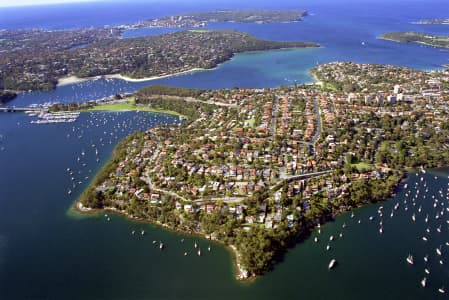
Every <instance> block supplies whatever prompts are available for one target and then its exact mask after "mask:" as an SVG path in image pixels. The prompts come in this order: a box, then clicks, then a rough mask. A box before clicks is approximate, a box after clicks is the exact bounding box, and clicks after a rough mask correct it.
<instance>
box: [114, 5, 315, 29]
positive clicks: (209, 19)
mask: <svg viewBox="0 0 449 300" xmlns="http://www.w3.org/2000/svg"><path fill="white" fill-rule="evenodd" d="M306 15H307V12H306V11H305V10H299V9H287V10H218V11H209V12H194V13H188V14H182V15H175V16H167V17H163V18H160V19H151V20H146V21H141V22H137V23H135V24H132V25H123V26H119V27H118V28H120V29H135V28H142V27H164V28H182V27H184V28H185V27H205V26H207V24H208V23H216V22H221V23H224V22H235V23H259V24H266V23H286V22H298V21H301V20H302V17H304V16H306Z"/></svg>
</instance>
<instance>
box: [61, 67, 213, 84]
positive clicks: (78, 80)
mask: <svg viewBox="0 0 449 300" xmlns="http://www.w3.org/2000/svg"><path fill="white" fill-rule="evenodd" d="M211 70H212V69H211ZM199 71H209V70H208V69H202V68H194V69H190V70H186V71H182V72H177V73H173V74H167V75H160V76H151V77H144V78H131V77H128V76H124V75H122V74H110V75H104V76H94V77H86V78H79V77H77V76H67V77H62V78H60V79H59V80H58V84H57V86H64V85H69V84H76V83H81V82H84V81H88V80H94V79H99V78H107V79H120V80H124V81H128V82H145V81H151V80H157V79H162V78H169V77H173V76H178V75H184V74H189V73H194V72H199Z"/></svg>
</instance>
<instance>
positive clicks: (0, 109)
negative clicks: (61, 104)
mask: <svg viewBox="0 0 449 300" xmlns="http://www.w3.org/2000/svg"><path fill="white" fill-rule="evenodd" d="M26 111H33V112H37V113H39V112H48V108H41V107H0V112H26Z"/></svg>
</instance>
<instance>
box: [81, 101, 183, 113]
mask: <svg viewBox="0 0 449 300" xmlns="http://www.w3.org/2000/svg"><path fill="white" fill-rule="evenodd" d="M87 111H146V112H154V113H164V114H170V115H176V116H182V115H181V114H180V113H178V112H175V111H171V110H162V109H156V108H151V107H148V106H144V105H136V103H135V102H134V99H130V100H129V101H127V102H122V103H114V104H106V105H98V106H95V107H93V108H90V109H88V110H87Z"/></svg>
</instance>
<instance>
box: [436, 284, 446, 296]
mask: <svg viewBox="0 0 449 300" xmlns="http://www.w3.org/2000/svg"><path fill="white" fill-rule="evenodd" d="M438 292H440V293H441V294H444V293H446V291H445V290H444V287H443V286H442V287H440V288H439V289H438Z"/></svg>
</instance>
